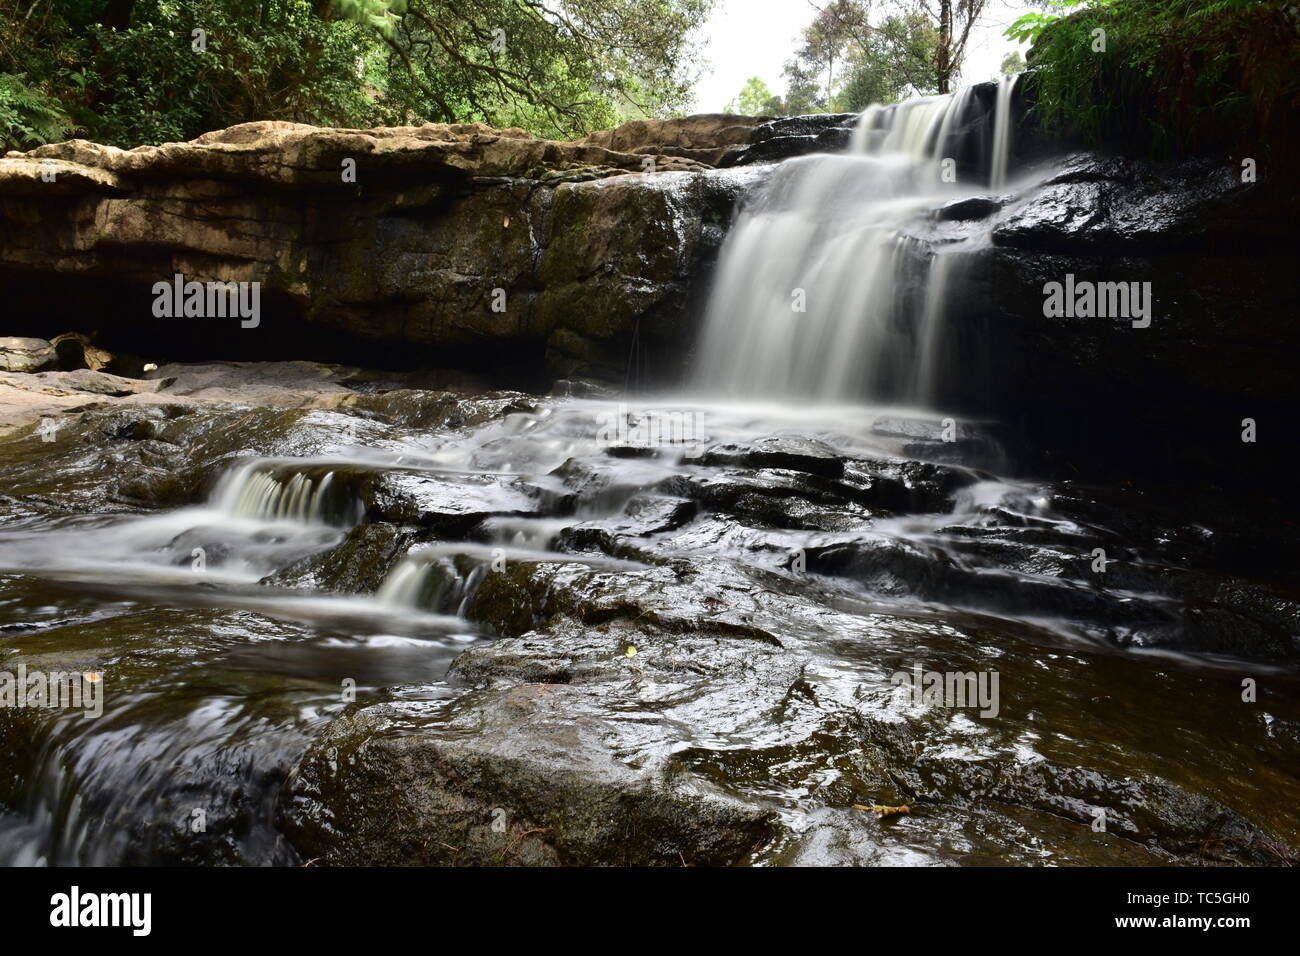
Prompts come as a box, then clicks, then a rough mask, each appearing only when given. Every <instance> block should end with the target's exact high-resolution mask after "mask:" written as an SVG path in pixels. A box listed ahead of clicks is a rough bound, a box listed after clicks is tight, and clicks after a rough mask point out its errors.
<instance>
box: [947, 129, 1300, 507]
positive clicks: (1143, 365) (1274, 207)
mask: <svg viewBox="0 0 1300 956" xmlns="http://www.w3.org/2000/svg"><path fill="white" fill-rule="evenodd" d="M970 211H971V212H972V213H973V212H975V211H976V210H974V208H973V207H972V208H971V209H970ZM965 215H966V214H965V213H963V215H962V217H961V218H965ZM1297 216H1300V196H1297V194H1296V193H1295V192H1294V191H1293V190H1289V189H1288V188H1287V187H1285V186H1281V185H1279V184H1278V183H1277V182H1276V181H1274V182H1271V183H1270V182H1261V183H1242V182H1241V181H1240V170H1239V169H1238V168H1234V167H1233V166H1230V165H1228V164H1226V163H1219V162H1213V161H1210V160H1195V161H1188V162H1184V163H1181V164H1176V165H1169V164H1160V163H1153V162H1139V161H1133V160H1123V159H1116V158H1100V157H1097V156H1094V155H1090V154H1080V155H1076V156H1074V157H1071V158H1070V159H1069V160H1067V161H1066V162H1065V164H1064V165H1063V167H1062V169H1061V170H1060V172H1059V173H1057V174H1056V175H1053V176H1051V177H1050V178H1048V179H1046V180H1045V181H1044V182H1042V183H1041V184H1039V185H1037V186H1035V187H1033V188H1031V189H1030V190H1029V191H1028V192H1027V193H1026V194H1024V195H1021V196H1018V197H1016V199H1015V200H1014V201H1012V202H1009V203H1005V204H1003V203H999V204H998V207H997V208H993V209H989V210H988V215H987V217H986V218H985V219H983V220H982V222H980V223H978V224H977V226H976V227H977V228H980V229H989V230H991V239H992V242H991V243H990V244H989V245H988V246H987V247H985V248H984V249H983V250H982V251H980V252H979V253H977V254H975V255H973V256H971V257H969V258H968V260H967V261H966V262H965V263H964V266H963V272H962V277H963V280H962V281H963V282H964V283H965V285H964V287H963V288H964V294H963V296H962V301H961V302H960V303H957V304H955V306H954V308H955V315H954V324H955V325H956V326H957V327H959V328H963V329H966V330H968V331H969V336H970V338H971V340H972V341H973V340H975V339H976V338H978V339H979V340H982V341H983V342H985V343H987V346H986V347H984V348H982V349H979V351H978V353H971V354H978V355H979V359H978V360H977V361H975V362H973V363H972V365H971V367H970V368H968V369H966V370H965V371H966V372H968V373H973V372H977V371H978V367H979V366H980V365H983V366H984V367H985V368H986V369H987V376H988V377H987V379H985V380H983V381H980V380H979V379H978V376H976V377H975V378H974V379H972V376H971V375H970V374H967V375H966V376H965V382H962V381H961V376H962V371H963V370H959V369H957V368H953V369H950V370H949V372H950V374H949V375H948V376H947V379H948V381H950V382H951V383H952V387H951V388H950V389H949V390H948V393H947V394H946V396H945V400H946V402H947V403H948V405H949V406H950V407H955V408H963V409H966V410H970V411H979V412H980V413H984V414H992V415H994V416H997V417H999V418H1002V419H1003V420H1005V421H1009V422H1013V423H1016V424H1018V425H1019V426H1020V427H1021V428H1022V429H1023V435H1024V441H1023V442H1022V444H1023V445H1024V446H1025V447H1039V448H1047V449H1055V450H1056V452H1057V453H1058V454H1059V455H1060V456H1061V458H1060V459H1058V462H1057V464H1058V466H1061V465H1062V464H1063V462H1064V461H1068V462H1069V463H1070V466H1072V467H1074V468H1075V469H1079V470H1082V469H1088V468H1098V467H1100V468H1109V469H1116V470H1125V469H1127V472H1126V474H1125V477H1133V476H1135V475H1137V474H1147V475H1153V474H1154V475H1158V476H1163V477H1170V478H1174V477H1177V476H1179V475H1180V474H1181V475H1195V476H1203V477H1205V478H1208V479H1210V480H1213V481H1217V482H1220V483H1226V484H1236V485H1242V484H1247V483H1251V482H1257V486H1267V485H1268V484H1269V483H1270V482H1271V481H1274V480H1276V479H1277V478H1279V477H1280V476H1281V474H1282V473H1283V472H1284V471H1285V470H1286V466H1285V465H1284V463H1283V461H1284V458H1285V456H1277V455H1270V454H1262V455H1258V456H1255V457H1254V458H1253V459H1252V460H1251V461H1250V462H1249V463H1247V462H1246V461H1244V460H1243V459H1242V451H1243V447H1244V448H1245V449H1246V450H1247V451H1250V450H1253V448H1254V447H1255V446H1252V445H1249V444H1246V445H1244V446H1243V442H1242V440H1241V437H1242V431H1243V419H1247V418H1251V419H1254V420H1255V421H1256V423H1257V427H1259V428H1266V429H1267V430H1268V432H1269V434H1270V436H1271V437H1270V439H1269V441H1270V444H1272V443H1274V442H1276V443H1277V444H1276V445H1274V447H1275V448H1276V447H1279V446H1286V445H1288V444H1290V443H1292V442H1293V441H1294V439H1295V438H1296V437H1297V435H1300V430H1298V429H1297V424H1296V422H1295V416H1294V409H1295V402H1296V394H1295V387H1294V382H1295V375H1294V369H1295V367H1296V363H1297V361H1298V360H1300V333H1298V332H1297V327H1296V324H1295V321H1294V317H1295V315H1296V314H1297V312H1298V311H1300V291H1298V289H1297V285H1296V283H1295V282H1294V281H1292V279H1291V273H1292V271H1293V264H1294V262H1295V261H1296V259H1297V255H1300V242H1298V241H1297V238H1296V236H1295V234H1294V231H1293V230H1291V229H1289V228H1288V226H1287V224H1288V223H1294V222H1295V221H1296V219H1297ZM1067 275H1071V276H1073V277H1074V280H1075V281H1078V282H1092V283H1103V282H1104V283H1126V284H1130V285H1129V288H1130V289H1136V290H1139V291H1140V290H1141V288H1142V285H1143V284H1144V283H1149V288H1150V294H1151V300H1152V315H1151V317H1150V325H1149V327H1143V328H1135V327H1134V326H1133V322H1132V321H1130V320H1128V319H1126V318H1123V317H1110V318H1107V317H1095V316H1094V317H1078V316H1073V317H1072V316H1066V315H1062V316H1047V315H1045V314H1044V302H1045V300H1046V297H1047V295H1046V290H1045V287H1046V285H1047V284H1048V283H1052V282H1055V283H1062V284H1063V283H1065V281H1066V277H1067ZM1134 283H1136V285H1131V284H1134ZM972 384H974V385H975V387H972ZM1067 423H1068V425H1067Z"/></svg>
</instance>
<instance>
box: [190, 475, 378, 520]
mask: <svg viewBox="0 0 1300 956" xmlns="http://www.w3.org/2000/svg"><path fill="white" fill-rule="evenodd" d="M212 505H213V507H214V508H216V509H217V510H219V511H223V512H225V513H226V514H228V515H230V516H232V517H236V518H252V519H255V520H260V521H291V522H297V523H299V524H341V525H352V524H355V523H356V522H357V521H358V520H359V519H360V517H361V515H360V511H361V506H360V503H359V502H357V501H356V500H355V499H354V498H353V496H352V495H351V493H350V492H349V491H348V490H347V489H346V488H344V487H343V486H342V485H341V484H340V483H338V482H337V481H336V476H335V472H334V471H333V470H330V469H320V468H318V469H315V470H314V473H312V472H308V471H301V470H288V471H286V470H285V469H284V468H281V467H279V466H277V464H276V463H275V462H267V461H265V460H255V461H253V462H250V463H249V464H246V465H240V466H238V467H236V468H234V469H232V470H231V471H229V472H227V473H226V475H224V476H223V477H222V479H221V481H220V482H219V483H218V485H217V487H216V489H215V490H214V491H213V493H212Z"/></svg>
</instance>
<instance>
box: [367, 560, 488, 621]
mask: <svg viewBox="0 0 1300 956" xmlns="http://www.w3.org/2000/svg"><path fill="white" fill-rule="evenodd" d="M490 567H491V564H490V561H489V560H488V559H486V558H475V557H472V556H466V555H463V554H462V555H460V556H457V555H453V554H449V553H446V552H443V551H441V550H437V549H427V550H423V551H415V552H412V553H411V554H408V555H407V556H406V557H404V558H403V559H402V560H401V561H400V562H399V563H398V564H397V565H396V566H395V567H394V568H393V569H392V570H391V571H389V572H388V576H387V577H386V578H385V579H384V583H383V584H382V585H380V587H379V590H378V591H377V592H376V593H375V600H376V601H378V602H379V603H380V604H386V605H388V606H389V607H394V608H403V609H410V610H420V611H433V612H435V613H439V614H463V613H464V610H465V605H466V604H467V603H468V601H469V599H470V598H471V597H473V596H474V592H475V591H477V590H478V586H479V584H480V583H481V582H482V580H483V577H484V575H485V574H487V572H488V570H489V569H490Z"/></svg>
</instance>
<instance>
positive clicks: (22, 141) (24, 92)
mask: <svg viewBox="0 0 1300 956" xmlns="http://www.w3.org/2000/svg"><path fill="white" fill-rule="evenodd" d="M24 80H25V77H24V76H23V75H22V74H16V75H15V74H12V73H0V149H4V150H8V149H31V148H32V147H34V146H40V145H42V144H44V143H52V142H55V141H57V140H61V139H63V138H64V137H65V136H66V135H67V134H68V132H69V130H71V129H72V124H71V122H69V120H68V118H67V117H66V116H64V115H63V112H62V111H61V110H60V107H59V102H58V100H55V99H53V98H52V97H50V96H47V95H46V94H45V93H43V92H41V91H40V90H39V89H33V88H32V87H30V86H28V85H27V84H26V83H25V82H24Z"/></svg>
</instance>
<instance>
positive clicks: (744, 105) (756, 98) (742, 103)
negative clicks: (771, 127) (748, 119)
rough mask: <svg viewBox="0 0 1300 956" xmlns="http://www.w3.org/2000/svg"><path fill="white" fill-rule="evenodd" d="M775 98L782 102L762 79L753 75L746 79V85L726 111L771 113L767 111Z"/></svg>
mask: <svg viewBox="0 0 1300 956" xmlns="http://www.w3.org/2000/svg"><path fill="white" fill-rule="evenodd" d="M774 99H775V100H776V101H777V102H778V103H779V102H780V98H779V97H773V96H772V91H771V90H769V89H768V88H767V84H766V83H764V82H763V81H762V79H760V78H759V77H757V76H751V77H750V78H749V79H748V80H746V81H745V85H744V86H743V87H742V88H741V90H740V93H739V94H738V95H737V96H736V98H735V99H734V100H732V101H731V102H730V103H728V104H727V109H726V111H727V112H728V113H735V114H737V115H739V116H764V115H770V114H767V113H766V112H765V111H766V110H767V108H768V107H769V106H770V105H771V104H772V102H773V100H774Z"/></svg>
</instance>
